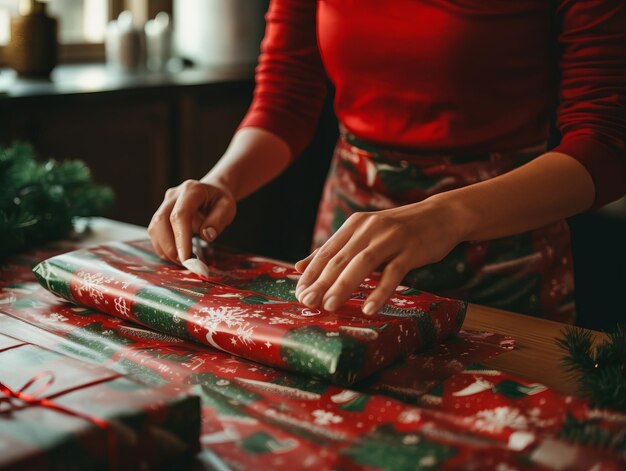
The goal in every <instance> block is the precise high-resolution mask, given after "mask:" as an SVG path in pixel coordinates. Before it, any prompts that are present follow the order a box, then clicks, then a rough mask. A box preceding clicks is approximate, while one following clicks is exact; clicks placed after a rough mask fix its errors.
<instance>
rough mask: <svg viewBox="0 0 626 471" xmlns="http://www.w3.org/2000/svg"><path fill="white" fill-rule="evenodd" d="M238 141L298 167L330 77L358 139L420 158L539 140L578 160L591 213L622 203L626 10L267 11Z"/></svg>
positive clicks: (307, 1) (537, 3)
mask: <svg viewBox="0 0 626 471" xmlns="http://www.w3.org/2000/svg"><path fill="white" fill-rule="evenodd" d="M266 18H267V30H266V36H265V39H264V41H263V44H262V53H261V56H260V58H259V65H258V67H257V71H256V81H257V84H256V89H255V96H254V100H253V103H252V105H251V107H250V110H249V111H248V114H247V115H246V117H245V118H244V121H243V122H242V124H241V127H246V126H254V127H260V128H263V129H266V130H268V131H270V132H272V133H274V134H276V135H278V136H280V137H281V138H282V139H284V140H285V141H286V142H287V143H288V144H289V146H290V148H291V150H292V154H293V155H297V154H299V153H300V152H301V151H302V149H303V148H304V146H305V145H306V144H307V143H308V141H309V140H310V139H311V137H312V135H313V132H314V129H315V126H316V123H317V119H318V117H319V114H320V110H321V107H322V103H323V100H324V97H325V93H326V89H325V79H326V77H327V76H328V78H330V80H331V81H332V83H333V84H334V86H335V88H336V95H335V103H334V106H335V112H336V114H337V117H338V118H339V120H340V121H341V122H342V123H343V124H344V125H345V126H346V128H347V129H348V130H350V131H351V132H353V133H354V134H355V135H357V136H359V137H361V138H362V139H365V140H367V141H370V142H372V143H376V144H379V145H383V146H387V147H393V148H404V149H410V150H415V151H437V152H468V153H469V152H472V153H473V152H492V151H503V150H510V149H516V148H522V147H525V146H529V145H533V144H536V143H539V142H542V141H544V140H545V139H546V138H547V135H548V122H549V116H550V113H551V111H552V110H553V109H554V107H555V106H556V105H557V104H558V108H557V123H558V126H559V129H560V131H561V134H562V140H561V143H560V145H559V146H557V147H556V149H554V150H556V151H559V152H563V153H566V154H568V155H570V156H572V157H574V158H575V159H577V160H579V161H580V162H581V163H582V164H583V165H584V166H585V167H586V168H587V170H588V171H589V173H590V174H591V176H592V178H593V180H594V182H595V186H596V204H595V206H600V205H602V204H604V203H607V202H609V201H612V200H614V199H617V198H618V197H620V196H622V195H624V194H625V193H626V1H624V0H554V1H547V0H392V1H381V0H318V1H315V0H273V1H272V2H271V4H270V8H269V11H268V13H267V16H266Z"/></svg>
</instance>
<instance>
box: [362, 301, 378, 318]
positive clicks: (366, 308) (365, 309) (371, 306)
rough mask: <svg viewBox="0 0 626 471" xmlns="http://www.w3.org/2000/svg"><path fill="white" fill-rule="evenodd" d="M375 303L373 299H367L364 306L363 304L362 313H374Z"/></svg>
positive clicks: (369, 314)
mask: <svg viewBox="0 0 626 471" xmlns="http://www.w3.org/2000/svg"><path fill="white" fill-rule="evenodd" d="M375 308H376V303H375V302H374V301H369V302H367V303H365V306H363V314H365V315H366V316H371V315H372V314H375V313H376V309H375Z"/></svg>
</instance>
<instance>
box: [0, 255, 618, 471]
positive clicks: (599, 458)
mask: <svg viewBox="0 0 626 471" xmlns="http://www.w3.org/2000/svg"><path fill="white" fill-rule="evenodd" d="M26 262H27V261H24V260H23V261H22V262H21V264H22V265H23V266H26V265H24V264H25V263H26ZM28 263H32V260H30V261H29V262H28ZM9 268H11V273H12V276H13V277H14V279H19V280H20V281H21V282H19V283H5V284H4V289H0V303H2V305H0V309H2V310H4V311H5V312H7V313H9V314H10V316H11V317H8V316H2V315H0V332H9V333H10V334H11V335H13V336H14V337H17V338H20V339H23V340H27V341H29V342H33V343H37V344H39V345H43V346H45V347H47V348H49V349H51V350H55V351H59V352H62V353H64V354H66V355H69V356H72V357H75V358H81V359H83V360H84V361H88V362H92V363H95V364H105V365H106V366H107V367H109V368H111V369H113V370H115V371H118V372H121V373H124V374H128V375H131V376H133V377H136V378H139V379H141V380H142V381H144V382H147V383H150V384H153V385H155V386H158V385H163V384H170V385H172V386H176V387H181V388H182V387H187V388H190V390H191V391H194V392H196V393H197V394H199V395H200V396H201V398H202V404H203V407H202V436H201V443H202V447H203V450H202V452H201V454H200V455H199V456H198V457H197V459H198V461H199V463H198V465H199V467H204V468H209V469H234V470H257V469H275V470H283V469H285V470H289V471H293V470H294V469H314V470H330V469H346V470H352V469H355V470H356V469H365V470H383V469H385V470H413V469H459V468H461V469H480V470H482V469H498V470H525V469H573V470H576V469H581V470H582V469H598V470H602V469H608V470H612V469H624V466H625V462H624V458H625V457H626V446H625V441H624V437H625V436H626V418H625V417H623V416H620V415H618V414H611V413H609V412H607V411H601V410H597V409H594V408H591V407H589V405H588V404H587V403H585V402H584V401H582V400H579V399H575V398H572V397H569V396H563V395H560V394H558V393H556V392H554V391H552V390H550V389H548V388H545V387H544V386H542V385H538V384H535V383H532V382H528V381H524V380H523V379H521V378H515V377H513V376H510V375H506V374H503V373H501V372H497V371H493V370H489V369H485V368H483V367H480V366H478V365H469V366H468V364H467V362H468V361H482V360H484V359H485V358H488V357H490V356H493V355H496V354H500V353H503V352H505V351H507V350H508V349H510V348H511V340H510V339H508V338H503V337H501V336H498V335H494V334H489V333H477V332H467V333H465V332H461V333H460V334H459V336H458V337H457V338H456V339H454V340H453V341H452V342H451V341H448V342H446V343H445V344H442V345H439V346H436V347H435V348H433V349H432V350H431V351H429V352H426V353H421V354H415V355H411V356H409V357H408V358H407V359H406V360H405V361H404V362H402V363H399V364H394V365H393V366H392V367H388V368H386V369H384V370H383V371H381V372H379V373H378V374H376V375H373V376H370V377H369V378H368V379H367V381H366V382H360V383H358V384H357V385H355V386H354V387H353V388H351V389H348V388H342V387H338V386H334V385H332V384H328V383H324V382H323V381H317V380H314V379H311V378H307V377H303V376H300V375H297V374H294V373H288V372H284V371H281V370H277V369H275V368H271V367H267V366H262V365H259V364H257V363H254V362H251V361H248V360H246V359H243V358H238V357H235V356H232V355H229V354H227V353H225V352H221V351H217V350H212V349H207V348H205V347H203V346H202V345H199V344H197V343H194V342H187V341H183V340H181V339H178V338H175V337H173V336H168V335H164V334H161V333H158V332H154V331H151V330H149V329H145V328H143V327H140V326H138V325H136V324H132V323H129V322H128V321H126V320H123V319H121V318H116V317H111V316H108V315H104V314H102V313H99V312H97V311H95V310H93V309H88V308H84V307H78V306H75V305H73V304H70V303H64V302H63V301H62V300H60V299H58V298H56V297H54V296H53V295H51V294H50V293H48V292H47V291H46V290H44V289H42V288H39V287H38V286H37V285H36V284H34V283H32V282H31V281H30V280H29V279H28V275H27V274H23V273H22V272H21V271H20V270H19V268H18V267H15V266H12V265H9ZM20 274H21V276H20ZM31 280H32V275H31ZM1 285H2V274H1V273H0V286H1ZM411 365H412V366H417V365H421V366H422V367H421V368H419V369H418V370H417V371H414V372H412V374H411V371H410V370H409V367H410V366H411ZM463 368H465V369H464V370H463ZM461 370H463V371H461ZM447 375H451V376H450V377H449V378H448V379H445V378H447ZM444 379H445V381H444V382H443V383H441V381H443V380H444ZM433 384H435V385H436V386H435V387H432V385H433ZM425 391H426V393H425ZM391 396H393V397H391ZM397 398H402V400H398V399H397ZM520 417H521V418H520Z"/></svg>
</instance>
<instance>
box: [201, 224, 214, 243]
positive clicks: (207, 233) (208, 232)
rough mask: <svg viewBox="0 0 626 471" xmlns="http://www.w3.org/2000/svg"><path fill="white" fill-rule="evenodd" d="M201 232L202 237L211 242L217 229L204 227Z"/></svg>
mask: <svg viewBox="0 0 626 471" xmlns="http://www.w3.org/2000/svg"><path fill="white" fill-rule="evenodd" d="M202 233H203V234H204V238H205V239H206V240H208V241H209V242H213V241H214V240H215V238H216V237H217V231H216V230H215V229H214V228H212V227H207V228H205V229H204V230H203V231H202Z"/></svg>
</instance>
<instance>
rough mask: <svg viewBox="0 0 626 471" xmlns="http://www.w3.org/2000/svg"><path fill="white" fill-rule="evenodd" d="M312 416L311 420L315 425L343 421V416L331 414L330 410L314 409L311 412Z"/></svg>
mask: <svg viewBox="0 0 626 471" xmlns="http://www.w3.org/2000/svg"><path fill="white" fill-rule="evenodd" d="M312 415H313V417H314V419H313V422H315V423H316V424H317V425H330V424H339V423H341V422H343V417H341V416H340V415H336V414H333V413H332V412H329V411H326V410H322V409H316V410H314V411H313V412H312Z"/></svg>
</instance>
